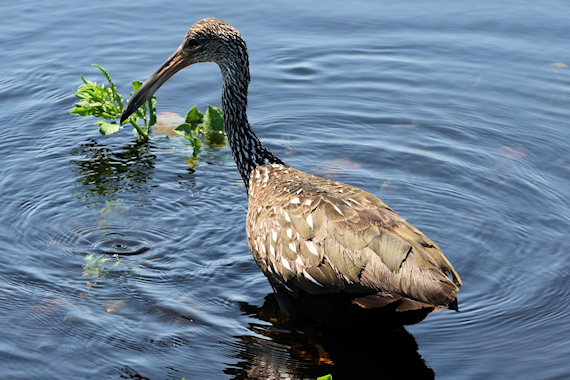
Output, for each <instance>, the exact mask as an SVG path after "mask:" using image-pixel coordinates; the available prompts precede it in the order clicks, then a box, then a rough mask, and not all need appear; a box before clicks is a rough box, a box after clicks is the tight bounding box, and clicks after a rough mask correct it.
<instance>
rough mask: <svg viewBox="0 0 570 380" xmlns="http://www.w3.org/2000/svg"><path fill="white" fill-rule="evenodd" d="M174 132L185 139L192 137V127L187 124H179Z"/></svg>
mask: <svg viewBox="0 0 570 380" xmlns="http://www.w3.org/2000/svg"><path fill="white" fill-rule="evenodd" d="M174 130H175V131H176V132H178V133H180V134H181V135H184V136H185V137H187V138H188V137H192V125H190V124H188V123H184V124H180V125H179V126H178V127H176V128H174Z"/></svg>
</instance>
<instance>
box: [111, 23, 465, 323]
mask: <svg viewBox="0 0 570 380" xmlns="http://www.w3.org/2000/svg"><path fill="white" fill-rule="evenodd" d="M206 61H210V62H216V63H218V65H219V66H220V69H221V72H222V77H223V90H222V109H223V116H224V123H225V128H226V132H227V135H228V141H229V144H230V146H231V148H232V152H233V155H234V158H235V160H236V164H237V167H238V170H239V171H240V173H241V175H242V178H243V180H244V182H245V184H246V187H247V188H248V196H249V210H248V213H247V222H246V230H247V237H248V242H249V246H250V249H251V251H252V253H253V257H254V258H255V261H256V262H257V264H258V265H259V267H260V268H261V270H262V271H263V273H264V274H265V275H266V276H267V278H268V280H269V282H270V283H271V285H272V287H273V289H274V291H275V294H276V296H277V299H278V301H279V305H280V307H281V309H282V310H283V311H284V313H286V314H287V315H290V316H293V317H307V318H311V319H314V320H317V321H319V322H322V323H325V324H327V325H330V326H333V327H337V328H345V329H359V328H360V327H362V326H366V327H365V328H366V329H369V328H387V327H394V326H398V325H401V324H409V323H416V322H418V321H420V320H421V319H423V318H424V317H425V316H426V315H427V314H428V313H429V312H431V311H435V310H439V309H440V308H450V309H454V310H457V299H456V293H457V291H458V290H459V288H458V287H459V286H460V285H461V279H460V278H459V275H458V274H457V272H456V271H455V270H454V269H453V267H452V266H451V264H450V263H449V261H448V260H447V259H446V258H445V256H444V255H443V252H442V251H441V249H440V248H439V247H438V246H437V245H436V244H435V243H434V242H433V241H431V240H430V239H428V238H427V237H426V236H425V235H424V234H422V233H421V232H420V231H418V230H417V229H416V228H415V227H413V226H412V225H410V224H409V223H407V222H406V221H405V220H404V219H403V218H401V217H400V216H399V215H398V214H396V213H395V212H394V210H392V209H391V208H390V207H388V206H387V205H386V204H385V203H384V202H382V201H381V200H380V199H378V198H377V197H375V196H373V195H372V194H370V193H367V192H366V191H364V190H361V189H358V188H356V187H353V186H350V185H346V184H343V183H340V182H336V181H331V180H328V179H325V178H321V177H317V176H313V175H309V174H307V173H304V172H301V171H299V170H296V169H294V168H292V167H290V166H287V165H285V164H284V163H283V162H282V161H281V160H280V159H279V158H277V157H276V156H274V155H273V154H272V153H271V152H270V151H269V150H268V149H267V148H266V147H265V146H264V145H263V144H262V143H261V142H260V141H259V139H258V138H257V136H256V135H255V133H254V132H253V131H252V129H251V127H250V126H249V122H248V120H247V114H246V107H247V88H248V84H249V61H248V56H247V48H246V45H245V42H244V40H243V38H242V37H241V35H240V34H239V32H238V31H237V30H236V29H234V28H233V27H231V26H230V25H228V24H227V23H225V22H223V21H221V20H218V19H212V18H210V19H204V20H201V21H199V22H198V23H196V24H195V25H194V26H192V28H190V30H189V31H188V33H187V35H186V38H185V39H184V42H183V43H182V45H181V46H180V48H179V49H178V50H177V51H176V52H175V53H174V54H173V55H172V57H170V58H169V59H168V60H167V61H166V62H165V63H164V64H163V65H162V66H161V67H160V68H159V69H158V70H157V71H156V72H155V73H154V74H153V75H152V76H151V77H150V78H149V79H148V80H147V81H146V82H145V83H144V84H143V85H142V86H141V87H140V88H139V90H138V91H137V93H136V94H135V95H134V96H133V98H132V100H131V101H130V103H129V105H128V106H127V108H126V109H125V112H124V113H123V116H122V118H121V121H124V120H125V119H126V118H127V117H128V116H129V115H130V114H132V113H133V112H134V111H135V110H136V109H137V108H138V107H139V106H140V105H141V104H143V103H144V102H145V101H146V100H147V99H148V98H149V97H150V96H151V95H152V94H153V93H154V91H156V89H158V87H160V85H162V83H164V82H165V81H166V80H167V79H168V78H170V77H171V76H172V75H173V74H174V73H175V72H176V71H178V70H180V69H181V68H183V67H186V66H188V65H190V64H193V63H196V62H206ZM371 325H372V327H371Z"/></svg>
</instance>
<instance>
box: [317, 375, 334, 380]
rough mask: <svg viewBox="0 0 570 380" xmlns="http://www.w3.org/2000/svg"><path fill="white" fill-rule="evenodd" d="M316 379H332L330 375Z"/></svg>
mask: <svg viewBox="0 0 570 380" xmlns="http://www.w3.org/2000/svg"><path fill="white" fill-rule="evenodd" d="M317 380H333V378H332V375H326V376H321V377H318V378H317Z"/></svg>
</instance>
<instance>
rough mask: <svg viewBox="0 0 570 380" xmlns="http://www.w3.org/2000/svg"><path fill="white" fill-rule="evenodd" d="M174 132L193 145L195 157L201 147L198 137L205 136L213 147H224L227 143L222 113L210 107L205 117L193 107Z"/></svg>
mask: <svg viewBox="0 0 570 380" xmlns="http://www.w3.org/2000/svg"><path fill="white" fill-rule="evenodd" d="M174 130H175V131H176V132H177V133H180V134H182V135H184V137H186V138H187V139H188V140H189V141H190V142H191V143H192V146H193V147H194V152H193V155H194V157H196V156H197V155H198V151H199V150H200V146H201V143H200V139H198V137H197V136H198V135H203V136H205V137H206V141H208V144H210V145H213V146H220V145H224V144H225V142H226V134H225V131H224V119H223V117H222V111H221V110H220V109H219V108H217V107H212V106H208V110H207V111H206V114H205V115H204V114H203V113H202V112H200V111H198V109H197V108H196V106H194V107H192V109H191V110H190V111H188V113H187V114H186V118H185V119H184V123H182V124H180V125H179V126H178V127H176V128H175V129H174Z"/></svg>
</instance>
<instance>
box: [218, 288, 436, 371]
mask: <svg viewBox="0 0 570 380" xmlns="http://www.w3.org/2000/svg"><path fill="white" fill-rule="evenodd" d="M240 309H241V311H242V312H243V313H244V314H246V315H248V316H250V317H254V318H256V319H259V320H260V322H259V323H250V324H249V325H250V327H249V330H250V331H251V332H252V334H251V335H243V336H238V337H237V338H238V339H239V341H238V342H237V343H236V346H237V347H236V348H237V349H238V353H237V354H236V357H237V358H238V359H239V362H238V363H237V364H235V365H232V366H231V367H229V368H227V369H226V370H225V371H224V372H225V373H227V374H230V375H233V379H234V380H238V379H314V378H317V377H319V376H324V375H326V374H329V373H330V374H332V375H333V378H334V379H335V380H339V379H379V378H381V379H396V378H397V379H402V378H413V379H433V378H434V372H433V370H432V369H431V368H429V367H427V365H426V363H425V361H424V360H423V359H422V357H421V356H420V354H419V353H418V345H417V343H416V341H415V339H414V337H413V335H412V334H410V333H409V332H408V331H406V330H405V329H404V328H402V329H400V330H398V331H396V332H383V333H372V332H371V333H366V334H363V333H353V332H342V331H336V330H330V329H327V328H326V327H322V326H320V325H316V324H314V323H310V324H309V323H308V322H307V323H303V322H300V321H294V320H291V319H289V318H287V317H285V316H284V315H283V314H282V313H281V311H280V310H279V306H278V304H277V300H276V299H275V296H274V295H273V294H270V295H268V296H267V297H266V298H265V302H264V304H263V306H262V307H261V308H259V307H256V306H252V305H249V304H247V303H241V304H240Z"/></svg>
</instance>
